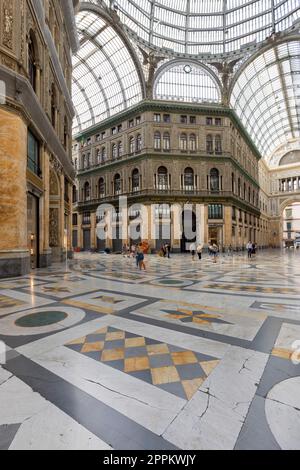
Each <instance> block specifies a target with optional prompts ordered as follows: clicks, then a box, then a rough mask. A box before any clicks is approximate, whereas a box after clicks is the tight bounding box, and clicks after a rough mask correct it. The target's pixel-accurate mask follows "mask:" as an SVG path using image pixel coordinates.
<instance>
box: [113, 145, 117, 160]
mask: <svg viewBox="0 0 300 470" xmlns="http://www.w3.org/2000/svg"><path fill="white" fill-rule="evenodd" d="M117 156H118V148H117V144H113V145H112V158H113V160H114V159H115V158H117Z"/></svg>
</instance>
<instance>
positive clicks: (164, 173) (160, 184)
mask: <svg viewBox="0 0 300 470" xmlns="http://www.w3.org/2000/svg"><path fill="white" fill-rule="evenodd" d="M168 187H169V185H168V170H167V168H166V167H164V166H161V167H160V168H159V169H158V171H157V188H158V189H159V190H161V191H165V190H167V189H168Z"/></svg>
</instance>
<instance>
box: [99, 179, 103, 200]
mask: <svg viewBox="0 0 300 470" xmlns="http://www.w3.org/2000/svg"><path fill="white" fill-rule="evenodd" d="M98 191H99V198H100V199H101V198H103V197H104V196H105V182H104V178H100V179H99V185H98Z"/></svg>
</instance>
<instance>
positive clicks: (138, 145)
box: [136, 134, 142, 152]
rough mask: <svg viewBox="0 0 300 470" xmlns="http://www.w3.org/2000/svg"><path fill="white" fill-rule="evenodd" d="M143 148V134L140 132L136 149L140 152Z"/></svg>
mask: <svg viewBox="0 0 300 470" xmlns="http://www.w3.org/2000/svg"><path fill="white" fill-rule="evenodd" d="M141 150H142V136H141V134H138V136H137V138H136V151H137V152H140V151H141Z"/></svg>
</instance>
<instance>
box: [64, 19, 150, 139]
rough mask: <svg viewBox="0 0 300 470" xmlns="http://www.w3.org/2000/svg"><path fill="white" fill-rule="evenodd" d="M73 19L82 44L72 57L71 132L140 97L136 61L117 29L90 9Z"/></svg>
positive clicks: (77, 130) (126, 106)
mask: <svg viewBox="0 0 300 470" xmlns="http://www.w3.org/2000/svg"><path fill="white" fill-rule="evenodd" d="M76 21H77V29H78V34H79V40H80V46H81V47H80V49H79V51H78V53H77V54H76V55H75V56H74V57H73V102H74V106H75V109H76V118H75V121H74V130H73V132H74V134H76V133H77V132H79V131H81V130H83V129H86V128H88V127H90V126H92V125H94V124H96V123H98V122H100V121H102V120H103V119H106V118H108V117H109V116H112V115H114V114H116V113H118V112H120V111H123V110H124V109H126V108H128V107H130V106H132V105H134V104H136V103H138V102H139V101H140V100H141V99H142V90H141V83H140V80H139V76H138V73H137V70H136V67H135V64H134V62H133V59H132V57H131V56H130V54H129V52H128V49H127V48H126V46H125V44H124V42H123V41H122V39H121V38H120V36H119V35H118V34H117V33H116V31H115V30H114V29H113V28H112V27H111V26H109V25H108V24H107V23H106V22H105V21H104V20H103V19H102V18H100V17H99V16H98V15H97V14H95V13H93V12H90V11H81V12H80V13H78V15H77V17H76Z"/></svg>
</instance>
